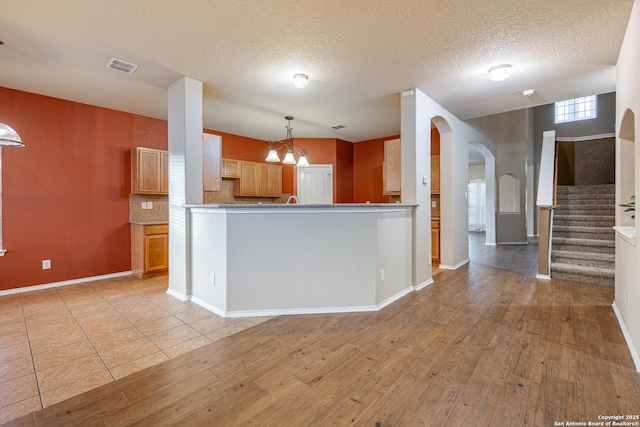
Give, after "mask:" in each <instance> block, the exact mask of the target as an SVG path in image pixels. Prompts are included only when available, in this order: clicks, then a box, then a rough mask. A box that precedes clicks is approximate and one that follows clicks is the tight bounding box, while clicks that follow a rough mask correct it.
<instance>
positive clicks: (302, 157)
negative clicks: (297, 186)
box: [265, 116, 309, 168]
mask: <svg viewBox="0 0 640 427" xmlns="http://www.w3.org/2000/svg"><path fill="white" fill-rule="evenodd" d="M284 119H285V120H287V121H288V122H289V124H288V125H286V126H285V127H286V128H287V136H286V138H285V139H284V141H267V146H268V147H269V154H268V155H267V158H266V159H265V160H266V161H267V162H279V161H280V156H278V150H281V149H283V148H286V149H287V154H285V155H284V160H283V161H282V163H284V164H285V165H296V166H298V167H299V168H305V167H307V166H309V162H308V161H307V149H306V148H304V147H303V146H301V145H298V144H295V143H294V142H293V137H292V136H291V120H293V117H291V116H286V117H285V118H284ZM296 151H297V153H298V156H299V158H298V162H297V163H296V158H295V156H294V153H295V152H296Z"/></svg>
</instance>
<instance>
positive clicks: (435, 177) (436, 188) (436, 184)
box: [431, 156, 440, 194]
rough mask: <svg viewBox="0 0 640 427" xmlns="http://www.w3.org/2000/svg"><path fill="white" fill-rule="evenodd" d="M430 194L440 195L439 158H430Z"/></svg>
mask: <svg viewBox="0 0 640 427" xmlns="http://www.w3.org/2000/svg"><path fill="white" fill-rule="evenodd" d="M431 193H432V194H440V156H431Z"/></svg>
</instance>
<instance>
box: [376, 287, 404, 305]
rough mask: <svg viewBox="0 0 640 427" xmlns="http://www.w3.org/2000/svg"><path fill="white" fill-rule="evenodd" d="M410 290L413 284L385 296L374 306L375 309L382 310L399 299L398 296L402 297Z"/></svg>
mask: <svg viewBox="0 0 640 427" xmlns="http://www.w3.org/2000/svg"><path fill="white" fill-rule="evenodd" d="M411 292H413V286H409V287H408V288H405V289H403V290H401V291H400V292H398V293H397V294H395V295H392V296H390V297H389V298H387V299H386V300H384V301H382V302H381V303H380V304H378V305H377V306H376V308H377V310H376V311H380V310H382V309H383V308H385V307H386V306H388V305H389V304H391V303H392V302H395V301H397V300H399V299H400V298H402V297H403V296H405V295H407V294H409V293H411Z"/></svg>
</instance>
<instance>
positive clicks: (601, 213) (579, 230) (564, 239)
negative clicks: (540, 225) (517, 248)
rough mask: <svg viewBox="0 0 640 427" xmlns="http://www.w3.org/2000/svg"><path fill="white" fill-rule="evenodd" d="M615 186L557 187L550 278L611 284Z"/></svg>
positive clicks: (612, 278)
mask: <svg viewBox="0 0 640 427" xmlns="http://www.w3.org/2000/svg"><path fill="white" fill-rule="evenodd" d="M615 199H616V198H615V185H613V184H611V185H574V186H558V199H557V204H556V209H555V210H554V214H553V231H552V233H553V234H552V236H553V238H552V243H551V277H552V278H553V279H562V280H572V281H576V282H585V283H594V284H598V285H607V286H613V285H614V278H615V249H616V246H615V233H614V231H613V228H612V227H613V226H614V225H615V201H616V200H615Z"/></svg>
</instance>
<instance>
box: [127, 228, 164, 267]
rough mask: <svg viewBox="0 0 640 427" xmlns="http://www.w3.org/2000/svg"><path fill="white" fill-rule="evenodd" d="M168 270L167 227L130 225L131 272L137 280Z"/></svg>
mask: <svg viewBox="0 0 640 427" xmlns="http://www.w3.org/2000/svg"><path fill="white" fill-rule="evenodd" d="M168 269H169V226H168V225H143V224H131V271H132V272H133V275H134V276H135V277H137V278H143V277H146V276H150V275H153V274H157V273H165V272H166V271H167V270H168Z"/></svg>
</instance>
